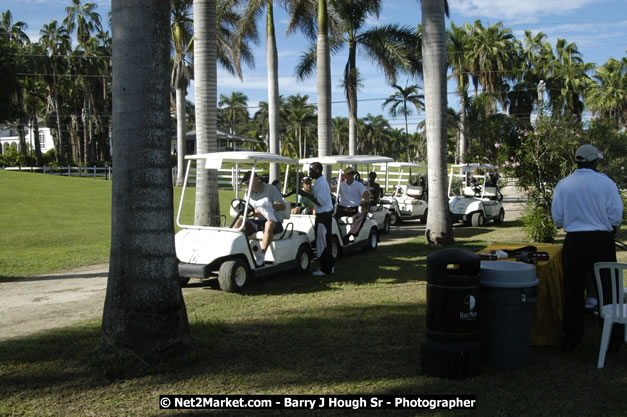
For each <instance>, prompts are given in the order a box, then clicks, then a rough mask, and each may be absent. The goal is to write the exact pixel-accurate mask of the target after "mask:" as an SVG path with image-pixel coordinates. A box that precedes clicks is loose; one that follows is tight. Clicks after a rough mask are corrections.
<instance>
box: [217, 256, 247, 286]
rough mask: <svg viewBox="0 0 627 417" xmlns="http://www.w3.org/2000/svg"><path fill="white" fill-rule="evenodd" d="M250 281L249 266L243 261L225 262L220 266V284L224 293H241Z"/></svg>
mask: <svg viewBox="0 0 627 417" xmlns="http://www.w3.org/2000/svg"><path fill="white" fill-rule="evenodd" d="M249 279H250V270H249V269H248V265H247V264H246V262H245V261H244V260H242V259H234V260H230V261H225V262H223V263H222V265H220V271H219V272H218V282H219V283H220V289H221V290H222V291H224V292H241V291H242V290H243V289H244V288H245V287H246V285H248V281H249Z"/></svg>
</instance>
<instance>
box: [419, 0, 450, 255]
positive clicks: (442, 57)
mask: <svg viewBox="0 0 627 417" xmlns="http://www.w3.org/2000/svg"><path fill="white" fill-rule="evenodd" d="M421 3H422V57H423V64H422V65H423V74H424V86H425V87H424V89H425V125H426V134H427V163H428V178H429V180H428V181H429V216H428V218H427V227H426V230H425V238H426V240H427V242H429V244H435V245H441V244H449V243H452V242H453V240H454V239H453V226H452V222H451V213H450V210H449V206H448V196H447V181H446V179H447V173H446V171H447V166H446V150H447V149H446V143H447V135H446V114H447V110H448V106H447V102H446V66H447V65H446V28H445V25H444V15H445V14H448V7H447V6H448V5H447V2H446V1H444V0H422V1H421Z"/></svg>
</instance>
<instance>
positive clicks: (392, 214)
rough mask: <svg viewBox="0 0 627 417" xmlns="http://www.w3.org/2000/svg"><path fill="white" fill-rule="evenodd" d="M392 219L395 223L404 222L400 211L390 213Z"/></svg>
mask: <svg viewBox="0 0 627 417" xmlns="http://www.w3.org/2000/svg"><path fill="white" fill-rule="evenodd" d="M390 221H391V222H392V224H394V225H396V224H401V222H402V220H401V216H399V215H398V213H396V212H392V213H390Z"/></svg>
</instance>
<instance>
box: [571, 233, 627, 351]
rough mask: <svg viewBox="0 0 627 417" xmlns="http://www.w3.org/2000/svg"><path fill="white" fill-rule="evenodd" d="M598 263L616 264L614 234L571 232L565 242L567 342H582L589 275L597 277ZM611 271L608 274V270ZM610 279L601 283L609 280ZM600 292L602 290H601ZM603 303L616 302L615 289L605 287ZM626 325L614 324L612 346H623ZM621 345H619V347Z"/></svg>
mask: <svg viewBox="0 0 627 417" xmlns="http://www.w3.org/2000/svg"><path fill="white" fill-rule="evenodd" d="M596 262H616V248H615V247H614V234H613V233H612V232H570V233H567V234H566V238H565V239H564V247H563V250H562V266H563V270H564V321H563V323H562V327H563V329H564V336H565V338H566V340H567V341H568V342H569V343H571V344H572V345H574V346H576V345H578V344H579V342H581V338H582V337H583V327H584V314H585V310H584V292H585V286H586V275H587V274H590V275H591V276H592V277H594V269H593V268H594V264H595V263H596ZM604 272H608V271H604ZM609 279H610V278H609V274H608V276H606V277H604V276H602V277H601V281H608V280H609ZM597 291H598V290H597ZM603 301H604V302H605V303H606V304H608V303H611V301H612V290H611V288H610V286H609V284H608V283H607V282H606V283H605V284H603ZM622 338H623V326H617V325H614V327H613V328H612V337H611V339H610V346H614V347H618V346H619V345H620V344H622ZM617 344H618V345H617Z"/></svg>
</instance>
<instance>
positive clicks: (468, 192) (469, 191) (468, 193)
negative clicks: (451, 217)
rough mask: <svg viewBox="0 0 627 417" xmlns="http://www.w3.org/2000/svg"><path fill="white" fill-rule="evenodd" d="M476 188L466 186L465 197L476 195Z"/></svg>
mask: <svg viewBox="0 0 627 417" xmlns="http://www.w3.org/2000/svg"><path fill="white" fill-rule="evenodd" d="M474 196H475V190H474V189H473V187H464V197H474Z"/></svg>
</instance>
